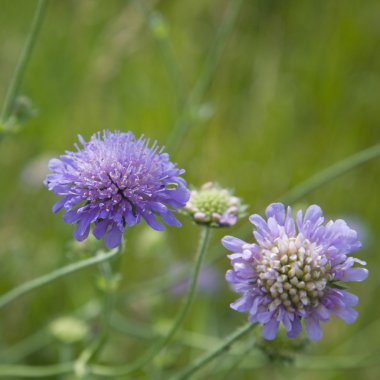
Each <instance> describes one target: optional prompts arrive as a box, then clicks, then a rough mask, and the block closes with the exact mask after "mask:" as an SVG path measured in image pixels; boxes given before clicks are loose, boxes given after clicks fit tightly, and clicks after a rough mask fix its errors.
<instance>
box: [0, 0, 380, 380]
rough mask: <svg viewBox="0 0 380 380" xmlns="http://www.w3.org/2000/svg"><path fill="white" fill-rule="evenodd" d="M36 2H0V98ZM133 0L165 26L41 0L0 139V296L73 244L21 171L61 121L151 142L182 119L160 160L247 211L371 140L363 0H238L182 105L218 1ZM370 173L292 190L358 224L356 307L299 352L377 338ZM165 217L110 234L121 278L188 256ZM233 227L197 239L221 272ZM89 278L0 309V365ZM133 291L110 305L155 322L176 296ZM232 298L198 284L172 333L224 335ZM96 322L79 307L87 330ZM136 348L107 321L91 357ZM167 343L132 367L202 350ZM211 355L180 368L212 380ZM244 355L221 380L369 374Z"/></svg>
mask: <svg viewBox="0 0 380 380" xmlns="http://www.w3.org/2000/svg"><path fill="white" fill-rule="evenodd" d="M235 1H236V0H235ZM36 3H37V2H36V1H31V0H18V1H10V0H2V2H1V12H0V41H1V44H0V83H1V86H0V101H2V100H3V98H4V96H5V92H6V88H7V86H8V85H9V80H10V77H11V74H12V72H13V69H14V67H15V64H16V62H17V60H18V57H19V54H20V52H21V49H22V46H23V43H24V41H25V38H26V35H27V33H28V30H29V26H30V22H31V19H32V16H33V12H34V9H35V5H36ZM146 6H147V8H148V11H149V12H151V11H154V12H159V15H160V16H161V17H162V20H163V22H164V23H165V24H164V27H165V26H166V27H167V31H168V35H167V38H168V39H167V40H165V39H164V40H162V39H160V36H161V38H162V35H161V34H156V35H155V34H154V33H152V31H151V30H150V28H149V23H148V20H147V19H146V18H145V17H144V14H143V13H142V12H141V10H140V9H139V8H138V7H137V6H136V2H134V1H119V0H110V1H99V0H98V1H96V0H81V1H73V0H72V1H50V2H49V4H48V9H47V13H46V18H45V20H44V24H43V26H42V29H41V31H40V35H39V38H38V40H37V43H36V46H35V49H34V51H33V53H32V56H31V60H30V62H29V65H28V67H27V70H26V72H25V75H24V80H23V82H22V85H21V88H20V91H19V93H20V94H24V95H27V96H28V97H29V98H30V99H31V100H32V102H33V104H34V106H35V107H36V108H37V109H38V115H37V116H36V117H35V118H33V119H31V120H30V121H29V122H28V123H27V124H26V125H25V128H24V129H23V130H22V131H21V132H20V133H18V134H15V135H8V136H6V137H5V138H4V139H2V140H1V141H0V241H1V245H0V293H5V292H6V291H8V290H10V289H11V288H13V287H15V286H17V285H19V284H21V283H23V282H25V281H27V280H30V279H32V278H34V277H37V276H39V275H42V274H45V273H47V272H49V271H52V270H54V269H57V268H58V267H60V266H63V265H67V264H69V263H70V262H73V261H76V260H78V259H79V258H82V256H79V257H78V254H77V253H75V252H73V251H72V249H69V247H70V239H71V234H72V231H73V228H72V226H70V225H66V224H65V223H64V222H63V221H62V219H61V215H53V214H52V213H51V207H52V205H53V203H54V202H55V200H56V198H55V196H54V195H53V194H50V193H49V192H48V191H47V190H46V189H45V188H44V187H43V186H42V184H41V180H42V178H43V175H44V173H43V168H44V164H42V174H41V173H39V172H38V171H37V172H36V170H34V171H33V168H32V169H29V177H28V176H27V174H25V169H26V168H27V167H28V165H30V163H31V162H33V161H34V160H42V162H43V160H45V161H47V159H48V158H50V157H54V156H57V155H59V154H61V153H63V152H64V151H65V150H67V149H72V148H73V143H74V142H76V140H77V138H76V136H77V134H82V135H83V136H84V137H85V138H88V137H89V136H90V135H91V134H92V133H94V132H96V131H98V130H101V129H104V128H107V129H111V130H115V129H121V130H132V131H133V132H134V133H135V134H137V135H140V134H141V133H144V134H145V135H146V136H149V137H151V138H152V139H157V140H158V141H159V143H160V144H161V145H166V144H168V139H169V137H170V136H171V132H172V130H173V128H174V126H175V125H177V123H178V121H182V122H183V121H184V122H185V125H186V126H188V130H187V131H186V134H184V138H183V139H182V140H181V141H179V145H178V146H174V145H175V144H173V145H172V149H173V154H172V155H171V157H172V159H173V160H174V161H176V162H178V164H179V166H180V167H184V168H185V169H186V179H187V180H188V182H189V183H190V184H192V185H194V186H197V185H200V184H202V183H203V182H206V181H209V180H216V181H219V182H220V183H221V184H222V185H224V186H227V187H230V188H233V189H235V192H236V194H237V195H239V196H241V197H242V198H243V199H244V201H245V202H246V203H247V204H249V212H250V213H253V212H262V211H263V210H264V208H265V207H266V205H267V204H269V203H271V202H273V201H276V200H278V199H280V198H281V197H282V195H283V194H285V193H286V192H287V191H289V190H290V189H292V188H293V187H294V186H296V185H297V184H299V183H300V182H302V181H304V180H306V179H308V178H309V177H311V176H312V175H314V174H315V173H317V172H318V171H320V170H323V169H324V168H326V167H328V166H330V165H332V164H334V163H336V162H338V161H340V160H342V159H344V158H346V157H348V156H350V155H353V154H355V153H356V152H358V151H360V150H363V149H365V148H367V147H370V146H372V145H374V144H376V143H378V142H379V139H380V128H379V106H378V105H379V101H380V93H379V86H380V50H379V49H378V46H379V36H380V29H379V20H378V15H379V12H380V3H379V2H378V1H376V0H367V1H365V2H357V1H351V0H348V1H344V2H342V1H337V0H334V1H328V2H317V1H311V0H309V1H302V2H300V1H294V0H293V1H292V0H289V1H286V2H285V1H279V0H277V1H276V0H271V1H268V0H258V1H244V2H243V3H242V8H241V11H240V13H239V16H238V18H237V21H236V23H235V24H233V27H232V29H231V31H230V32H229V33H227V34H226V35H225V36H224V37H223V39H222V41H221V42H222V45H221V46H222V47H224V49H223V50H222V51H223V54H221V55H220V57H219V59H217V60H216V61H215V62H214V63H213V65H211V66H210V67H211V68H212V70H211V71H210V73H209V76H208V77H207V76H206V79H205V81H204V82H203V84H204V85H205V86H204V91H202V93H201V94H200V96H197V97H196V99H195V100H196V101H195V102H194V99H193V98H192V100H193V103H192V104H191V106H189V103H186V100H187V99H189V97H190V94H191V93H192V91H193V89H194V88H195V86H199V78H202V75H204V74H202V73H205V71H204V70H205V67H206V68H207V65H206V66H205V62H207V59H208V58H207V57H208V56H209V54H210V52H211V54H212V51H213V50H212V49H213V48H214V47H215V41H216V38H217V35H218V34H219V33H220V30H221V27H222V25H223V23H224V22H225V20H226V19H227V18H228V15H229V14H230V13H229V12H230V11H231V3H230V2H228V1H225V0H222V1H216V0H205V1H191V0H183V1H180V2H179V1H172V2H170V1H153V2H146ZM164 31H165V28H164ZM159 32H160V31H158V32H157V31H156V33H159ZM211 59H212V55H211ZM197 83H198V84H197ZM201 87H202V83H201ZM184 94H185V102H184V99H183V97H184ZM186 104H187V108H186ZM22 173H24V174H22ZM30 173H31V174H30ZM25 176H27V178H28V179H27V180H25ZM30 176H32V177H33V178H35V181H33V178H32V179H31V178H30ZM379 187H380V165H379V160H373V161H371V162H368V163H367V164H365V165H363V166H361V167H359V168H356V169H354V170H352V171H350V172H349V173H347V174H345V175H343V176H341V177H339V178H337V179H334V180H332V181H331V182H329V183H328V184H326V185H324V186H323V187H320V188H319V189H317V190H316V191H314V192H313V193H311V194H309V195H307V196H306V197H305V198H303V199H302V200H300V203H302V204H310V203H317V204H319V205H321V207H322V208H323V209H324V211H325V213H326V214H327V216H328V217H330V218H338V217H344V218H347V219H349V220H352V222H353V223H359V224H360V225H361V226H362V228H363V229H364V230H365V231H366V235H365V237H364V241H363V243H364V248H363V250H362V251H361V252H360V254H359V256H360V258H362V259H364V260H366V261H367V262H368V268H369V270H370V276H369V279H368V280H367V281H366V282H365V283H363V284H359V285H356V284H354V285H353V286H352V288H353V292H354V293H356V294H358V295H359V296H360V304H359V306H358V308H357V309H358V311H359V314H360V317H359V319H358V321H357V322H356V323H355V324H354V325H351V326H348V325H345V324H344V323H343V322H341V321H339V320H337V319H333V321H331V322H330V323H328V324H326V325H325V326H324V339H323V340H322V341H321V342H319V343H313V344H312V345H310V346H308V348H307V352H306V354H307V355H314V354H315V355H328V356H331V355H333V353H335V352H336V353H338V354H339V355H343V356H344V355H348V356H351V355H353V356H354V357H355V355H357V357H360V355H362V354H365V353H369V354H371V355H376V354H378V353H379V351H380V346H379V343H378V342H379V339H378V338H379V336H380V327H379V323H378V320H379V318H380V306H379V304H378V303H377V297H379V296H380V293H379V281H378V276H377V275H376V272H377V269H378V268H379V266H380V259H379V257H380V255H379V254H380V251H379V249H378V245H379V243H380V241H379V234H378V228H379V222H378V213H379V214H380V202H379ZM181 220H182V221H183V224H184V227H183V228H182V229H170V230H168V231H166V232H164V233H161V234H160V233H157V234H160V235H159V236H158V237H157V235H156V234H153V233H149V232H147V230H146V228H145V227H144V226H137V227H136V228H133V229H130V230H128V231H127V239H128V252H127V254H126V255H125V257H124V258H123V263H122V265H123V267H122V272H123V281H122V287H121V291H122V292H125V293H126V294H128V289H129V288H130V287H132V286H133V285H134V284H136V283H140V282H143V281H148V280H151V279H152V278H155V277H157V276H160V275H163V274H165V273H166V272H167V270H168V265H169V264H170V263H172V262H177V261H182V262H190V261H191V260H192V257H193V256H194V253H195V250H196V246H197V242H198V235H199V228H197V227H196V226H194V225H192V224H191V223H190V222H189V221H187V220H186V219H184V218H183V217H182V219H181ZM244 223H246V222H245V221H241V222H240V224H239V225H238V226H237V227H234V228H233V229H231V230H229V231H227V232H226V231H223V230H222V231H216V232H215V234H214V235H213V241H212V247H215V248H214V249H215V250H216V252H217V253H218V257H219V259H218V260H217V262H216V264H215V265H216V268H217V270H218V272H219V274H220V278H221V282H222V283H223V277H224V273H225V271H226V270H227V268H228V261H227V259H226V258H225V255H226V252H225V250H224V249H223V248H222V247H221V246H220V244H219V239H220V238H221V237H222V236H223V235H225V234H226V233H228V234H238V233H239V232H238V231H239V228H240V227H241V226H243V224H244ZM239 226H240V227H239ZM241 228H242V227H241ZM241 228H240V231H241ZM142 236H147V238H145V239H143V238H142ZM149 239H151V240H149ZM218 247H219V248H218ZM95 275H96V270H95V269H92V270H91V269H89V270H86V271H83V272H80V273H77V274H74V275H72V276H71V277H67V278H65V279H62V280H60V281H59V282H56V283H54V284H51V285H49V286H46V287H45V288H42V289H40V290H39V291H37V292H34V293H31V294H30V295H28V296H26V297H23V298H22V299H19V300H18V301H16V302H15V303H13V304H12V305H9V307H8V308H6V309H3V310H2V311H1V313H0V324H1V326H2V327H1V338H0V363H3V362H4V363H5V362H10V361H12V360H11V358H9V355H8V356H6V355H5V352H7V351H8V350H9V349H10V347H12V346H14V345H16V344H18V343H19V342H21V341H23V340H24V339H26V338H27V337H29V336H31V335H33V334H34V333H35V332H36V331H38V330H41V329H44V328H45V327H46V326H47V325H48V323H49V322H50V321H51V320H52V319H54V318H56V317H58V316H60V315H66V314H71V313H72V312H73V311H74V310H76V309H77V308H79V307H80V306H81V305H83V304H85V303H86V302H87V301H88V300H90V299H94V298H96V297H98V296H99V294H98V292H97V291H96V289H95V288H94V284H93V283H94V281H93V280H94V277H95ZM140 290H141V289H140ZM123 294H124V293H123ZM134 294H135V297H134V298H132V299H131V300H130V301H128V298H127V295H126V296H125V297H126V298H125V299H124V298H123V297H121V298H120V303H119V304H118V309H119V310H120V312H122V313H123V314H124V315H125V316H126V317H128V319H129V320H132V321H135V322H136V323H137V322H138V323H140V322H141V323H144V326H145V324H146V326H156V325H157V323H158V322H159V321H163V320H168V319H170V318H173V316H174V314H175V312H176V310H178V306H179V300H178V299H172V298H170V297H169V296H168V295H167V292H165V291H163V292H161V293H159V292H158V293H157V294H155V295H154V296H149V297H148V296H140V297H139V296H138V290H135V293H134ZM234 297H235V295H234V294H233V293H232V292H231V291H230V290H229V289H228V287H227V285H225V284H224V283H223V285H222V287H221V289H220V291H219V293H218V294H217V296H216V297H215V296H214V297H211V298H210V297H208V296H207V295H200V296H199V297H198V299H197V300H196V302H195V304H194V306H193V310H192V313H191V316H190V317H189V318H188V319H187V322H186V324H185V329H186V330H189V331H194V332H199V333H202V334H204V335H205V338H204V339H205V341H206V345H207V336H212V337H215V336H217V337H222V336H225V335H227V334H228V333H229V332H231V331H232V330H233V329H234V328H236V327H238V326H240V325H241V324H243V323H244V322H245V320H246V316H245V315H242V314H239V313H235V312H234V311H232V310H230V309H229V303H230V302H232V300H233V299H234ZM96 323H97V322H96V318H95V322H94V321H92V322H91V326H92V328H93V329H95V328H96ZM371 324H373V325H371ZM368 326H372V327H368ZM147 328H148V327H147ZM180 340H181V338H180V337H179V338H178V339H177V341H176V342H177V343H178V342H180ZM343 343H344V344H343ZM178 344H179V343H178ZM147 347H148V344H147V343H145V342H144V341H143V340H141V339H140V340H139V339H135V338H133V337H128V336H125V337H124V336H120V334H119V333H114V334H113V335H111V339H110V340H109V343H108V344H107V345H106V347H105V350H104V352H103V354H102V356H101V359H102V360H104V361H107V360H109V361H111V362H118V363H123V364H125V363H127V362H129V361H132V360H133V359H134V358H136V357H137V356H138V354H139V353H142V352H143V351H144V350H145V349H146V348H147ZM179 347H180V346H179V345H178V346H177V345H174V346H173V347H172V348H170V349H169V350H167V351H166V352H165V354H163V355H161V356H160V357H159V360H157V361H155V362H154V364H153V366H152V367H149V368H150V370H149V371H148V372H146V373H143V372H141V373H140V374H139V376H140V378H142V379H145V378H148V379H160V378H162V379H166V378H167V373H174V372H176V370H179V369H183V368H184V367H185V365H186V363H188V362H189V361H190V360H191V359H192V358H194V357H197V356H198V355H199V354H201V353H202V352H203V351H201V350H199V349H192V350H190V349H189V348H188V349H185V350H183V351H182V350H180V349H179ZM80 348H81V347H75V348H74V351H75V352H76V353H78V352H79V351H80ZM58 350H59V345H58V344H57V343H56V342H51V343H49V344H48V345H47V346H43V347H41V348H39V349H37V350H35V351H34V350H32V352H31V353H30V354H28V355H26V356H25V357H24V358H18V357H17V355H16V354H15V359H14V361H16V362H17V363H19V364H20V363H23V364H31V365H42V364H47V363H50V364H51V363H55V362H57V360H58V359H57V358H58ZM16 351H17V350H16ZM16 359H17V360H16ZM163 363H164V364H165V365H164V366H163ZM223 363H225V358H224V357H223V358H222V359H219V360H218V361H217V362H216V366H215V367H213V364H212V365H211V366H210V367H207V368H208V369H209V370H210V369H211V370H213V371H215V372H211V374H212V373H214V375H207V374H206V372H205V374H204V376H205V377H201V376H198V378H199V379H203V378H204V379H206V378H213V379H214V378H215V379H222V378H223V377H222V373H219V372H217V371H216V369H217V368H218V367H219V366H221V365H222V364H223ZM227 363H228V361H227ZM160 366H161V367H162V366H163V367H162V368H161V369H160V370H159V368H160ZM247 366H249V360H248V361H244V362H242V363H241V365H240V368H241V369H240V370H236V372H233V373H232V375H230V376H229V377H228V379H242V380H244V379H251V378H252V377H253V376H255V378H258V379H266V378H268V376H272V375H273V371H275V372H276V373H275V375H276V376H277V377H278V378H279V379H281V378H286V377H284V376H287V375H289V376H290V375H291V376H292V377H293V376H298V378H299V379H302V378H306V376H307V377H308V378H310V380H313V379H331V380H332V379H334V380H335V379H343V378H344V379H357V378H365V379H377V378H378V375H379V373H380V371H379V368H378V367H376V366H374V365H373V363H372V364H371V363H369V364H368V367H365V366H364V368H360V369H356V370H352V369H351V370H348V369H337V370H329V371H318V370H308V371H306V370H303V369H298V370H290V369H289V370H287V371H290V372H286V371H285V372H284V371H283V370H281V369H280V370H278V369H276V368H277V367H274V366H272V365H270V364H267V365H266V366H265V367H264V368H262V369H246V367H247ZM160 371H161V372H160ZM52 378H55V377H52ZM68 378H69V377H67V379H68ZM136 378H137V377H136ZM194 378H196V377H194Z"/></svg>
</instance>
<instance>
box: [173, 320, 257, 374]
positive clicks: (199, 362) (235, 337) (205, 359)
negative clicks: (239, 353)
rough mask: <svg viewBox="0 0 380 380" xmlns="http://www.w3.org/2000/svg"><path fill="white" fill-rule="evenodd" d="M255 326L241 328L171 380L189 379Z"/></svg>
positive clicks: (249, 323) (249, 325)
mask: <svg viewBox="0 0 380 380" xmlns="http://www.w3.org/2000/svg"><path fill="white" fill-rule="evenodd" d="M254 326H256V325H254V324H252V323H251V322H248V323H247V324H245V325H244V326H242V327H240V328H239V329H237V330H236V331H235V332H234V333H232V334H231V335H230V336H229V337H227V338H226V339H224V340H223V342H222V344H221V345H220V346H218V347H217V348H216V349H215V350H212V351H210V352H207V353H206V354H204V355H202V356H201V357H200V358H199V359H198V360H196V361H195V362H194V363H193V364H191V365H190V366H189V367H188V368H186V369H185V370H184V371H183V372H181V373H180V374H178V375H177V376H174V377H173V378H172V379H170V380H185V379H188V378H189V377H190V376H191V375H193V374H194V373H195V372H197V371H199V370H200V369H202V368H203V367H204V366H205V365H206V364H208V363H210V362H211V361H212V360H213V359H215V358H216V357H218V356H219V355H221V354H223V353H224V352H225V351H226V350H228V349H229V347H230V346H231V345H232V344H233V343H234V342H236V341H237V340H238V339H240V338H241V337H243V336H244V335H245V334H247V333H248V332H249V331H251V330H252V328H253V327H254Z"/></svg>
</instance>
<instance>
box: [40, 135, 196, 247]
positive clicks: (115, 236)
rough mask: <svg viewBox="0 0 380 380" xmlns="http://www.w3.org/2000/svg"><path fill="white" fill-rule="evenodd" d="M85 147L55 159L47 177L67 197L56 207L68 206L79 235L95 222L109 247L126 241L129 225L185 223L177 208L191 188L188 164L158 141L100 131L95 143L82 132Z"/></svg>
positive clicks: (95, 232)
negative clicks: (186, 175)
mask: <svg viewBox="0 0 380 380" xmlns="http://www.w3.org/2000/svg"><path fill="white" fill-rule="evenodd" d="M78 138H79V141H80V143H81V144H82V146H83V148H82V149H81V148H79V147H78V146H77V145H75V147H76V148H77V151H76V152H70V151H67V152H66V153H65V154H64V155H62V156H60V158H59V159H56V158H54V159H52V160H50V162H49V169H50V170H51V171H52V172H53V173H52V174H49V175H48V176H47V177H46V179H45V185H46V186H47V187H48V189H49V190H51V191H53V192H54V193H55V194H57V195H59V196H62V197H63V198H62V199H61V200H60V201H59V202H57V203H56V204H55V205H54V207H53V211H54V212H58V211H59V210H60V209H62V208H64V209H65V211H66V212H65V214H64V216H63V219H64V221H65V222H67V223H71V224H77V227H76V229H75V231H74V237H75V238H76V239H77V240H78V241H82V240H83V239H85V238H86V237H87V236H88V234H89V232H90V227H91V225H92V224H94V228H93V230H92V233H93V235H94V236H95V237H96V238H97V239H101V238H103V237H104V240H105V244H106V246H107V247H108V248H114V247H116V246H118V245H119V244H120V243H121V237H122V234H123V233H124V231H125V228H126V227H131V226H133V225H135V224H138V223H140V220H141V217H142V218H144V219H145V221H146V222H147V223H148V225H149V226H150V227H152V228H153V229H155V230H158V231H162V230H164V229H165V227H164V225H163V224H162V223H160V222H159V221H158V220H157V219H156V217H157V216H159V217H160V218H162V220H163V221H164V222H165V223H167V224H168V225H173V226H177V227H179V226H181V224H180V222H179V221H178V220H177V219H176V218H175V217H174V215H173V210H174V209H177V208H181V207H183V206H185V204H186V202H187V201H188V199H189V196H190V192H189V190H188V189H187V187H186V182H185V180H184V179H183V178H182V177H181V174H183V173H184V170H183V169H178V168H177V167H176V164H173V163H172V162H171V161H170V160H169V156H168V154H167V153H163V148H161V149H160V148H159V146H158V145H157V142H154V143H153V144H152V145H151V146H149V145H150V141H149V139H145V138H144V137H143V136H141V137H140V138H138V139H136V137H135V136H134V135H133V133H132V132H127V133H124V132H120V131H116V132H110V131H108V130H106V131H103V133H102V134H101V133H100V132H98V133H96V134H94V135H93V136H92V137H91V139H90V141H89V142H86V141H84V139H83V138H82V136H79V137H78Z"/></svg>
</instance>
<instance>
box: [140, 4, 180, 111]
mask: <svg viewBox="0 0 380 380" xmlns="http://www.w3.org/2000/svg"><path fill="white" fill-rule="evenodd" d="M134 2H135V3H136V5H137V7H138V8H139V9H140V11H141V13H142V14H143V16H144V18H145V20H146V22H147V24H148V26H149V29H150V31H151V32H152V35H153V37H154V38H155V40H156V41H157V45H158V48H159V50H160V52H161V55H162V57H163V59H164V61H165V64H166V67H167V70H168V73H169V75H170V77H171V79H172V81H173V84H174V87H175V90H176V95H177V99H178V107H179V108H181V107H183V104H184V102H185V99H186V92H187V90H186V85H185V81H184V77H183V75H182V73H181V69H180V68H179V66H178V63H177V60H176V58H175V56H174V53H173V49H172V45H171V42H170V38H169V26H168V25H167V23H166V21H165V19H164V17H163V16H162V14H161V13H159V12H158V11H152V10H150V9H149V8H148V7H147V6H146V5H145V3H144V1H143V0H135V1H134Z"/></svg>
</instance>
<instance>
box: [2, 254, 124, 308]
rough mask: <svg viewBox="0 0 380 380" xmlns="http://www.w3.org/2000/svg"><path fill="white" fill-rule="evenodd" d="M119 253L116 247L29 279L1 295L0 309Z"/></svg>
mask: <svg viewBox="0 0 380 380" xmlns="http://www.w3.org/2000/svg"><path fill="white" fill-rule="evenodd" d="M118 253H119V250H118V249H114V250H112V251H110V252H109V253H107V254H105V253H101V254H98V255H97V256H95V257H91V258H90V259H86V260H82V261H79V262H77V263H74V264H70V265H67V266H65V267H63V268H59V269H57V270H55V271H54V272H51V273H48V274H45V275H43V276H41V277H38V278H35V279H33V280H31V281H28V282H26V283H25V284H22V285H20V286H18V287H17V288H14V289H12V290H11V291H9V292H8V293H5V294H4V295H2V296H1V297H0V309H1V308H2V307H4V306H6V305H8V304H9V303H11V302H13V301H15V300H16V299H17V298H19V297H21V296H23V295H24V294H27V293H29V292H31V291H32V290H35V289H38V288H40V287H42V286H44V285H47V284H49V283H50V282H53V281H55V280H58V279H60V278H62V277H64V276H67V275H69V274H71V273H74V272H78V271H80V270H82V269H85V268H88V267H90V266H92V265H96V264H99V263H101V262H103V261H107V260H110V259H112V258H113V257H115V256H117V255H118Z"/></svg>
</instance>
